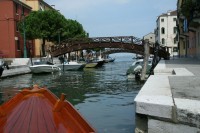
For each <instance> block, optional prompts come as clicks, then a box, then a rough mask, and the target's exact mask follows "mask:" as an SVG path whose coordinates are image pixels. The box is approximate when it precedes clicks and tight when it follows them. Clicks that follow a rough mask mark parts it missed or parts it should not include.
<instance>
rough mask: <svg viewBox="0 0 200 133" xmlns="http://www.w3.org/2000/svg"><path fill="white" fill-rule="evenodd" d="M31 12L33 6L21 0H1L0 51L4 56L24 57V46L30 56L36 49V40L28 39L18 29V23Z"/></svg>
mask: <svg viewBox="0 0 200 133" xmlns="http://www.w3.org/2000/svg"><path fill="white" fill-rule="evenodd" d="M30 12H31V7H30V6H28V5H26V4H24V3H22V2H21V1H19V0H1V1H0V35H1V36H0V53H1V55H2V57H4V58H22V57H24V48H26V52H27V55H28V56H29V55H30V53H31V50H32V49H34V48H33V47H34V41H31V40H26V39H25V38H24V36H23V35H21V34H20V32H19V29H18V23H19V22H20V21H21V20H22V19H23V17H25V16H27V15H28V14H29V13H30ZM27 55H26V56H27Z"/></svg>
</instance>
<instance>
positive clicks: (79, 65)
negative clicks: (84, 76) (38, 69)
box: [56, 62, 85, 71]
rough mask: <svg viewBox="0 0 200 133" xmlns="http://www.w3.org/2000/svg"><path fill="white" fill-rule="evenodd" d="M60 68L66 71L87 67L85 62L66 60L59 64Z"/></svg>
mask: <svg viewBox="0 0 200 133" xmlns="http://www.w3.org/2000/svg"><path fill="white" fill-rule="evenodd" d="M56 66H58V67H59V68H61V69H62V70H63V69H64V70H65V71H72V70H81V69H83V68H84V67H85V64H84V63H78V62H64V64H57V65H56Z"/></svg>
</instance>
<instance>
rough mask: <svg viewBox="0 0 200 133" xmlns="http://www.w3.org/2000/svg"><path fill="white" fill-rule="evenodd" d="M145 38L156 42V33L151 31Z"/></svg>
mask: <svg viewBox="0 0 200 133" xmlns="http://www.w3.org/2000/svg"><path fill="white" fill-rule="evenodd" d="M143 39H144V40H145V39H148V40H149V42H150V43H155V34H154V33H152V32H150V33H149V34H147V35H145V36H144V37H143Z"/></svg>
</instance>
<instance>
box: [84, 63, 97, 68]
mask: <svg viewBox="0 0 200 133" xmlns="http://www.w3.org/2000/svg"><path fill="white" fill-rule="evenodd" d="M97 65H98V63H97V62H88V63H86V65H85V68H94V67H97Z"/></svg>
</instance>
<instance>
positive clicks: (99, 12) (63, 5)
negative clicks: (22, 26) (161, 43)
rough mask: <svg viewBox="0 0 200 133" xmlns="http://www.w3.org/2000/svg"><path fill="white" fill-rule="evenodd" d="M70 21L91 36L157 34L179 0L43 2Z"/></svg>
mask: <svg viewBox="0 0 200 133" xmlns="http://www.w3.org/2000/svg"><path fill="white" fill-rule="evenodd" d="M44 1H45V2H46V3H48V4H49V5H55V9H56V10H60V13H61V14H62V15H64V16H65V18H67V19H73V20H77V21H78V22H79V23H81V24H82V25H83V28H84V29H85V31H86V32H88V33H89V36H90V37H112V36H135V37H138V38H143V36H144V35H146V34H148V33H150V32H154V29H155V27H156V19H157V17H158V16H159V15H161V14H162V13H166V12H167V11H169V10H172V11H173V10H176V4H177V0H44Z"/></svg>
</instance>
